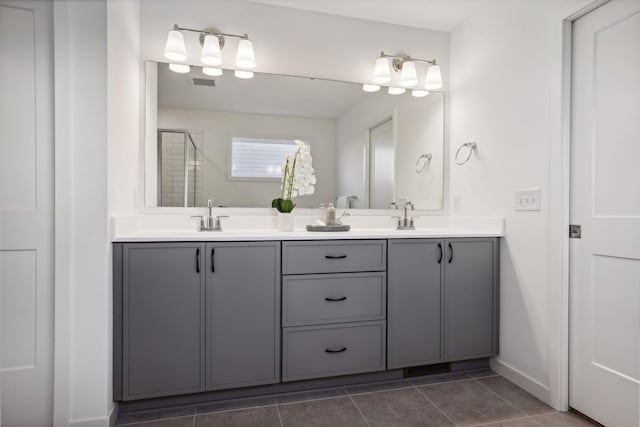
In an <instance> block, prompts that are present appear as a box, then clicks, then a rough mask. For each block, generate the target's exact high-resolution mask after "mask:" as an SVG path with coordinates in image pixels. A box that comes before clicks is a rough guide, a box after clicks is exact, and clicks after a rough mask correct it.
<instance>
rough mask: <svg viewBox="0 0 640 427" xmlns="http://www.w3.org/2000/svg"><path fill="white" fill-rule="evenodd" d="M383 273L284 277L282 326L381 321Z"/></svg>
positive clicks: (384, 299)
mask: <svg viewBox="0 0 640 427" xmlns="http://www.w3.org/2000/svg"><path fill="white" fill-rule="evenodd" d="M385 276H386V275H385V273H347V274H317V275H300V276H285V277H284V278H283V283H282V285H283V288H282V292H283V294H282V296H283V297H282V302H283V307H282V325H283V326H300V325H313V324H315V325H317V324H322V323H339V322H355V321H365V320H383V319H384V318H385V307H386V298H385V294H386V292H385V288H386V286H385V283H386V277H385Z"/></svg>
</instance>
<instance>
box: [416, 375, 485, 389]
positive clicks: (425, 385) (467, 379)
mask: <svg viewBox="0 0 640 427" xmlns="http://www.w3.org/2000/svg"><path fill="white" fill-rule="evenodd" d="M482 378H485V377H482ZM473 380H475V378H462V379H459V380H451V381H441V382H437V383H427V384H414V383H412V384H413V387H427V386H430V385H440V384H450V383H460V382H462V381H473ZM409 382H410V383H411V381H409Z"/></svg>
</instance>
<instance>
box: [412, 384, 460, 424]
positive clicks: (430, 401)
mask: <svg viewBox="0 0 640 427" xmlns="http://www.w3.org/2000/svg"><path fill="white" fill-rule="evenodd" d="M414 388H415V389H416V391H417V392H418V393H420V394H421V395H422V397H424V398H425V399H426V401H427V402H429V403H431V404H432V405H433V406H434V407H435V408H436V409H437V410H438V411H440V413H441V414H442V415H444V416H445V417H447V419H448V420H449V421H451V424H453V425H454V426H457V425H458V423H456V422H455V421H453V420H452V419H451V417H450V416H449V415H448V414H447V413H446V412H444V411H443V410H442V408H440V407H439V406H438V405H436V403H435V402H434V401H433V400H431V399H429V398H428V397H427V395H426V394H424V393H423V392H422V390H420V388H419V387H417V386H416V387H414Z"/></svg>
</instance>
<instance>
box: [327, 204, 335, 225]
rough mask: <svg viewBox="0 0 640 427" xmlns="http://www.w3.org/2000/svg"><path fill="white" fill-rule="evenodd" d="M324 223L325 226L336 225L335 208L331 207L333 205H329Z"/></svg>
mask: <svg viewBox="0 0 640 427" xmlns="http://www.w3.org/2000/svg"><path fill="white" fill-rule="evenodd" d="M325 222H326V224H327V225H336V208H335V207H333V203H329V207H328V208H327V220H326V221H325Z"/></svg>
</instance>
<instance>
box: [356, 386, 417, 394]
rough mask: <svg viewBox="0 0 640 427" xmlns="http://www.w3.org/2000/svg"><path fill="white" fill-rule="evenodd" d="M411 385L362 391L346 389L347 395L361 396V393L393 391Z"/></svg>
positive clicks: (404, 388)
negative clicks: (354, 391) (353, 391)
mask: <svg viewBox="0 0 640 427" xmlns="http://www.w3.org/2000/svg"><path fill="white" fill-rule="evenodd" d="M412 387H413V386H412V385H407V386H402V387H394V388H385V389H383V390H371V391H362V392H359V393H357V392H356V393H352V392H350V391H349V390H347V395H348V396H361V395H363V394H373V393H384V392H385V391H394V390H406V389H408V388H412Z"/></svg>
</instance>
